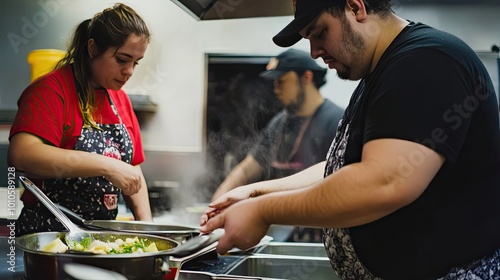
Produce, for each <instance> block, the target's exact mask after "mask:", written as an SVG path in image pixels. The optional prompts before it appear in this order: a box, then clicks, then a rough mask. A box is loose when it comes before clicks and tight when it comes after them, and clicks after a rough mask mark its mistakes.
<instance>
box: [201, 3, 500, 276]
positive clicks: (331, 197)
mask: <svg viewBox="0 0 500 280" xmlns="http://www.w3.org/2000/svg"><path fill="white" fill-rule="evenodd" d="M295 4H296V5H295V8H296V12H295V19H294V20H293V21H292V22H291V23H290V24H289V25H288V26H287V27H285V29H283V30H282V31H281V32H280V33H279V34H278V35H276V36H275V37H274V38H273V40H274V42H275V43H276V44H278V45H280V46H290V45H293V44H294V43H296V42H297V41H298V40H300V39H301V38H305V39H307V40H309V43H310V47H311V55H312V57H313V58H322V59H323V61H324V62H325V63H326V64H328V66H329V68H334V69H336V70H337V74H338V76H339V77H341V78H344V79H349V80H359V79H360V82H359V85H358V87H357V88H356V90H355V91H354V93H353V95H352V98H351V101H350V104H349V106H348V107H347V108H346V113H345V115H344V117H343V119H342V122H341V125H340V126H339V129H338V131H337V134H336V136H335V138H334V140H333V143H332V146H331V148H330V151H329V153H328V157H327V160H326V162H324V163H321V164H317V165H315V166H313V167H311V168H308V169H306V170H303V171H301V172H300V173H297V174H294V175H292V176H289V177H285V178H282V179H279V180H271V181H264V182H259V183H255V184H252V185H247V186H242V187H240V188H238V189H235V190H234V191H232V192H230V193H227V194H226V195H224V196H222V197H220V198H219V199H218V200H217V201H215V202H214V203H212V204H211V205H210V207H211V208H210V209H209V210H207V212H206V213H205V215H204V216H202V220H203V222H202V224H204V226H202V228H201V230H202V231H203V232H207V231H211V230H213V229H214V228H218V227H224V229H225V235H224V236H223V237H222V238H221V239H220V240H219V244H218V249H217V250H218V252H225V251H227V250H228V249H230V248H231V247H233V246H236V247H239V248H247V247H248V246H251V245H254V244H256V243H258V242H259V240H260V239H261V238H262V236H263V235H264V234H265V232H266V229H267V228H268V226H269V225H270V224H285V225H303V226H316V227H323V228H324V229H323V240H324V245H325V248H326V251H327V254H328V256H329V258H330V260H331V263H332V266H333V269H334V270H335V272H336V273H337V275H339V276H340V278H342V279H385V280H391V279H398V280H399V279H405V280H408V279H445V280H448V279H449V280H451V279H500V218H499V217H500V203H499V202H500V172H498V170H500V144H499V143H500V129H499V116H498V103H497V99H496V94H495V91H494V88H493V84H492V82H491V80H490V77H489V74H488V72H487V71H486V69H485V67H484V65H483V64H482V63H481V61H480V59H479V58H478V57H477V55H476V54H475V53H474V51H473V50H472V49H471V48H470V47H469V46H467V45H466V44H465V43H464V42H463V41H462V40H460V39H459V38H457V37H455V36H453V35H451V34H448V33H446V32H443V31H439V30H436V29H434V28H432V27H429V26H427V25H425V24H422V23H415V22H411V21H407V20H405V19H402V18H400V17H398V16H397V15H396V14H394V12H393V11H392V9H391V5H390V2H389V1H388V0H296V1H295ZM323 176H324V178H323ZM257 196H258V197H257ZM248 197H252V198H251V199H245V198H248ZM207 220H208V221H207Z"/></svg>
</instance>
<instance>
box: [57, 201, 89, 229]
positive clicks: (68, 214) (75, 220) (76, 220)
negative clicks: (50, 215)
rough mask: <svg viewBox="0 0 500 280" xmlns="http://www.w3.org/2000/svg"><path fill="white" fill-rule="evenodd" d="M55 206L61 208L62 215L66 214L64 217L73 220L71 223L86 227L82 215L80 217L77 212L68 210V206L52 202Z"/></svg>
mask: <svg viewBox="0 0 500 280" xmlns="http://www.w3.org/2000/svg"><path fill="white" fill-rule="evenodd" d="M54 204H55V205H56V206H57V208H59V210H61V211H62V212H63V213H64V215H66V217H68V218H69V219H70V220H71V221H73V223H75V224H77V225H79V226H81V227H86V226H87V225H86V224H85V219H83V218H82V217H80V216H79V215H78V214H76V213H75V212H73V211H71V210H69V209H68V208H66V207H64V206H62V205H59V204H57V203H54Z"/></svg>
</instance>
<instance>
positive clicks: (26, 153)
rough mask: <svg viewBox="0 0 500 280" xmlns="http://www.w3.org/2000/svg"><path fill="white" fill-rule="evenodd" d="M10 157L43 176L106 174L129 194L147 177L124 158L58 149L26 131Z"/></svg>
mask: <svg viewBox="0 0 500 280" xmlns="http://www.w3.org/2000/svg"><path fill="white" fill-rule="evenodd" d="M7 157H8V162H9V165H10V166H13V167H15V168H16V169H17V170H19V171H21V172H25V173H27V174H31V175H34V176H36V177H39V178H72V177H94V176H104V177H106V179H107V180H109V181H110V182H111V183H113V185H115V186H117V187H118V188H120V189H121V190H122V191H123V193H124V194H126V195H131V194H134V193H136V192H138V191H139V189H140V187H141V184H142V182H141V180H143V176H142V172H141V170H140V169H136V168H134V167H133V166H131V165H130V164H127V163H125V162H123V161H121V160H117V159H114V158H110V157H106V156H103V155H98V154H95V153H88V152H83V151H76V150H68V149H62V148H57V147H54V146H52V145H49V144H46V143H45V142H44V141H43V140H42V139H41V138H39V137H38V136H35V135H33V134H30V133H26V132H19V133H17V134H15V135H14V136H12V138H11V139H10V145H9V151H8V156H7Z"/></svg>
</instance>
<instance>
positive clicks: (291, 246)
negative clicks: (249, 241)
mask: <svg viewBox="0 0 500 280" xmlns="http://www.w3.org/2000/svg"><path fill="white" fill-rule="evenodd" d="M257 253H258V254H274V255H285V256H306V257H321V258H326V257H327V255H326V251H325V247H324V246H323V244H322V243H299V242H270V243H269V244H267V245H266V246H265V247H263V248H261V249H259V250H258V251H257Z"/></svg>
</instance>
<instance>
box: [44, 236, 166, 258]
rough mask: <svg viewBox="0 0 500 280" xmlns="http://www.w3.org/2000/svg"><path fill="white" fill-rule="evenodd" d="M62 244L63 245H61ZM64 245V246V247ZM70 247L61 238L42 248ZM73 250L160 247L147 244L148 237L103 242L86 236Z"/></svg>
mask: <svg viewBox="0 0 500 280" xmlns="http://www.w3.org/2000/svg"><path fill="white" fill-rule="evenodd" d="M61 244H62V245H61ZM63 246H64V247H63ZM67 249H68V246H66V245H65V244H64V243H63V242H62V241H61V240H60V239H59V238H57V239H55V240H54V241H52V242H50V243H49V244H48V245H47V246H45V247H44V248H43V249H42V250H43V251H45V252H54V253H64V252H66V250H67ZM73 250H75V251H82V252H91V253H94V254H127V253H144V252H158V248H157V247H156V244H155V243H154V242H151V243H150V244H149V245H148V244H147V239H144V238H143V239H139V238H138V237H135V238H126V239H125V240H123V239H119V238H118V239H116V240H115V241H113V242H109V241H108V242H103V241H100V240H92V238H90V237H86V238H84V239H83V240H82V241H80V242H76V243H75V244H74V246H73Z"/></svg>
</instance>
